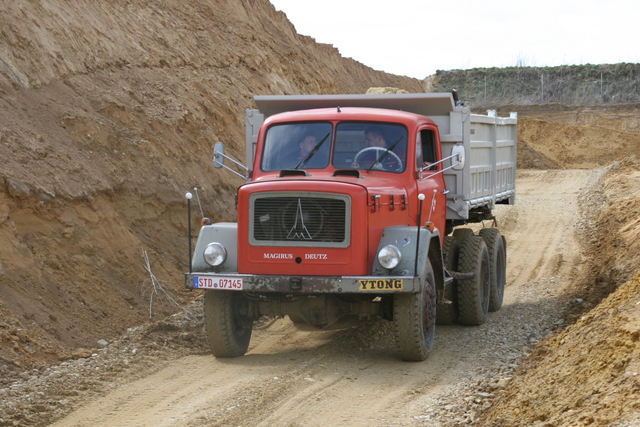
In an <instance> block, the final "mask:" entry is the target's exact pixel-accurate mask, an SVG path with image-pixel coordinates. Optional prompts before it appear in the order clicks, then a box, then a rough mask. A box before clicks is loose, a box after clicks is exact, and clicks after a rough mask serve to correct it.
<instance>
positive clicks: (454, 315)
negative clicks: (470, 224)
mask: <svg viewBox="0 0 640 427" xmlns="http://www.w3.org/2000/svg"><path fill="white" fill-rule="evenodd" d="M443 252H444V253H443V256H444V264H445V268H446V269H447V270H448V271H458V257H459V256H460V243H458V240H457V239H456V238H455V237H453V236H447V237H445V238H444V248H443ZM457 293H458V288H457V282H456V280H453V281H452V282H451V283H450V284H449V286H447V288H446V289H445V290H444V298H445V299H446V300H447V301H451V303H450V304H439V305H438V306H437V308H436V323H437V324H438V325H451V324H453V323H455V322H456V320H458V295H457Z"/></svg>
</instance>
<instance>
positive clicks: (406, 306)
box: [393, 263, 436, 362]
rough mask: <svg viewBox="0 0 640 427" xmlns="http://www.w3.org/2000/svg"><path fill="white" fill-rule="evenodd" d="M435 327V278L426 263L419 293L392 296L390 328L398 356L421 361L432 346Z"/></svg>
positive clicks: (403, 358) (411, 360)
mask: <svg viewBox="0 0 640 427" xmlns="http://www.w3.org/2000/svg"><path fill="white" fill-rule="evenodd" d="M435 326H436V291H435V278H434V275H433V268H432V267H431V263H428V265H427V274H426V279H425V282H424V284H423V285H422V289H421V291H420V292H419V293H416V294H395V295H394V296H393V329H394V335H395V339H396V347H397V348H398V352H399V354H400V358H401V359H402V360H406V361H410V362H419V361H421V360H425V359H426V358H427V356H428V355H429V352H430V351H431V347H432V346H433V337H434V335H435Z"/></svg>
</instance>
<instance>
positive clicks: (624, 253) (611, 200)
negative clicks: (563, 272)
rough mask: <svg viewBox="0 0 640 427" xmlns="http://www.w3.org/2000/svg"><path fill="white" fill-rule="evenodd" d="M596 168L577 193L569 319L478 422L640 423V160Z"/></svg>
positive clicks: (556, 425) (554, 425) (552, 424)
mask: <svg viewBox="0 0 640 427" xmlns="http://www.w3.org/2000/svg"><path fill="white" fill-rule="evenodd" d="M596 172H597V173H595V174H594V175H593V177H592V182H590V183H589V184H588V186H587V187H586V189H587V191H584V192H583V193H582V194H581V196H580V205H581V209H582V210H583V212H584V217H583V219H582V220H581V221H580V223H578V224H577V227H576V232H577V233H578V236H579V237H580V238H581V240H582V244H583V247H584V250H583V254H584V256H585V259H586V260H587V262H586V263H585V265H584V268H583V269H582V274H581V277H580V278H579V280H577V281H576V283H575V286H574V288H573V289H571V290H570V292H572V293H573V295H574V302H576V304H575V305H576V306H575V307H574V308H575V309H579V311H578V315H577V316H575V317H574V319H573V320H574V321H575V323H573V324H572V325H570V326H569V327H567V328H566V329H565V330H563V331H561V332H559V333H557V334H555V335H553V336H552V337H551V338H550V339H549V340H546V341H544V342H543V343H542V344H541V345H539V346H538V348H537V349H536V351H535V352H534V353H533V354H532V355H531V356H530V357H529V358H527V359H526V360H525V362H524V364H523V365H522V366H521V368H520V370H519V371H518V373H517V375H516V376H515V377H514V380H513V382H512V384H510V387H508V388H507V389H506V390H505V391H504V392H503V393H502V394H500V395H498V396H497V397H496V400H495V404H494V406H493V407H492V408H491V409H490V410H489V411H488V412H487V413H486V414H485V415H484V417H483V418H482V419H481V420H480V421H479V422H478V425H501V426H502V425H504V426H507V425H509V426H528V425H541V426H548V427H560V426H566V427H569V426H586V425H599V426H608V425H619V426H637V425H640V322H639V321H638V319H640V273H639V270H638V266H639V265H640V217H639V215H638V212H640V161H639V160H638V158H636V157H633V158H623V159H620V161H616V162H613V163H612V164H611V165H609V166H607V167H604V168H602V169H600V170H598V171H596ZM609 293H611V294H610V295H609ZM606 295H609V296H608V297H606V299H604V301H602V303H599V302H600V300H601V299H602V298H603V297H604V296H606ZM592 307H594V308H593V309H591V310H589V309H590V308H592ZM536 422H538V423H539V424H536ZM612 423H615V424H612Z"/></svg>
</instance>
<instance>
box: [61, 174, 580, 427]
mask: <svg viewBox="0 0 640 427" xmlns="http://www.w3.org/2000/svg"><path fill="white" fill-rule="evenodd" d="M591 173H592V172H591V171H588V170H554V171H534V170H523V171H520V172H519V175H518V181H517V202H516V204H515V205H514V206H502V207H500V209H498V210H497V215H498V222H499V226H500V227H501V229H502V231H503V233H504V235H505V236H506V238H507V242H508V257H509V260H508V272H507V274H508V277H507V279H508V280H507V289H506V296H505V304H504V306H503V308H502V310H500V311H499V312H497V313H493V314H490V316H489V320H488V322H487V323H486V324H485V325H483V326H481V327H462V326H439V327H438V328H437V332H436V341H435V344H434V350H433V351H432V353H431V355H430V356H429V359H428V360H427V361H425V362H422V363H406V362H402V361H400V360H398V358H397V357H396V356H395V355H394V345H393V337H392V334H391V333H390V329H389V325H387V322H385V321H375V322H371V323H368V324H365V325H363V324H360V325H359V326H357V327H356V326H352V327H346V328H344V329H340V330H335V331H307V330H300V329H297V328H296V327H295V326H294V325H293V324H292V323H291V322H290V321H289V320H288V319H277V320H271V321H269V322H265V323H261V324H260V325H259V326H258V328H257V329H256V330H255V331H254V338H253V340H252V343H251V347H250V349H249V352H248V354H247V356H245V357H241V358H238V359H215V358H213V357H212V356H210V355H207V354H202V352H200V353H199V354H188V353H189V352H188V351H186V353H185V354H187V355H186V356H184V357H181V358H178V359H177V360H174V361H172V362H170V363H168V364H167V365H165V367H163V368H162V369H160V370H159V371H156V372H154V373H152V374H151V375H148V376H145V377H143V378H140V379H137V380H132V381H128V380H127V379H126V376H127V373H126V372H127V371H126V370H125V371H124V372H123V374H122V375H121V377H122V378H121V379H119V380H118V381H116V382H112V383H109V384H102V386H101V387H102V388H103V389H109V388H111V389H112V391H110V392H108V393H107V394H106V395H104V396H103V397H100V398H97V399H91V400H89V399H84V402H83V399H80V400H79V402H80V404H81V407H78V408H77V410H76V411H75V412H73V413H71V414H70V415H68V416H67V417H66V418H64V419H63V420H61V421H59V422H57V423H55V424H54V425H55V426H58V427H62V426H86V425H91V426H95V427H97V426H118V425H122V426H125V425H126V426H163V425H167V426H168V425H171V426H183V425H184V426H187V425H189V426H199V425H202V426H204V425H207V426H211V425H232V426H273V425H281V426H299V425H304V426H332V425H354V426H357V425H363V426H364V425H367V426H372V425H375V426H385V425H424V424H428V425H445V424H447V423H451V422H454V421H456V422H461V421H464V420H470V419H473V417H474V414H473V411H472V410H471V407H472V406H473V405H474V404H475V405H481V404H482V399H484V398H489V397H490V395H491V393H479V394H478V393H477V390H480V388H482V387H484V389H486V387H487V384H486V383H489V385H492V386H493V388H499V387H500V386H501V383H500V381H501V382H502V383H504V382H506V381H508V379H509V377H510V375H511V373H512V372H513V369H514V368H515V367H516V366H517V365H518V364H519V363H520V361H521V358H522V357H523V353H524V354H526V352H527V351H528V349H530V347H531V346H532V345H533V344H535V343H536V342H537V340H538V339H540V338H541V337H542V336H544V335H545V334H547V333H548V332H549V331H550V330H552V329H553V328H554V324H557V323H558V320H559V318H560V308H561V306H563V305H565V304H566V303H567V301H566V300H565V299H564V298H563V290H565V289H566V288H567V287H568V286H569V285H570V282H571V280H572V277H573V276H574V273H575V270H576V269H577V268H578V266H579V265H580V250H579V244H578V241H577V240H576V239H575V237H574V228H573V225H574V224H575V223H576V221H577V220H578V218H579V216H580V213H579V212H578V204H577V195H578V193H579V191H580V189H581V188H582V186H583V185H585V183H586V182H587V181H588V177H589V175H590V174H591ZM141 345H143V343H141ZM97 357H100V356H97ZM148 363H153V361H150V362H148ZM158 363H160V362H158ZM474 390H475V391H474ZM463 394H464V395H465V396H467V398H466V399H463V397H464V396H463ZM469 396H470V397H469ZM456 399H457V400H456ZM452 402H458V403H452ZM459 402H468V403H469V404H467V405H466V406H465V405H461V404H460V403H459Z"/></svg>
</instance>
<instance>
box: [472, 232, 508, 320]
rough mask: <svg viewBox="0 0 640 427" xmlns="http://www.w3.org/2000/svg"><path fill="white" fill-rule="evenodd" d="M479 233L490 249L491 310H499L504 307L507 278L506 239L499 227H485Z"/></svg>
mask: <svg viewBox="0 0 640 427" xmlns="http://www.w3.org/2000/svg"><path fill="white" fill-rule="evenodd" d="M478 234H479V235H480V236H482V238H483V239H484V241H485V243H486V244H487V250H488V251H489V265H490V268H489V276H490V277H491V278H490V279H489V280H490V282H489V283H490V286H489V288H490V289H491V292H490V295H489V311H498V310H500V307H502V300H503V299H504V285H505V282H506V280H507V279H506V278H507V252H506V250H505V245H504V240H503V237H502V236H501V235H500V231H498V229H497V228H483V229H482V230H480V231H479V232H478Z"/></svg>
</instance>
